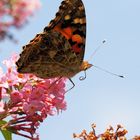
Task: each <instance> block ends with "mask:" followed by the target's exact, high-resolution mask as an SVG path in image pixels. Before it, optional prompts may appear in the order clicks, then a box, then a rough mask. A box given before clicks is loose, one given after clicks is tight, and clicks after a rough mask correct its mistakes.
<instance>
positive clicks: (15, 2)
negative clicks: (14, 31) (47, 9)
mask: <svg viewBox="0 0 140 140" xmlns="http://www.w3.org/2000/svg"><path fill="white" fill-rule="evenodd" d="M40 5H41V4H40V1H39V0H0V39H1V40H2V39H4V38H5V37H6V36H8V35H9V34H8V30H9V28H10V27H16V28H19V27H22V26H23V25H24V24H25V23H26V21H27V20H28V17H29V16H31V15H33V13H34V11H35V10H37V9H39V8H40ZM9 37H12V36H10V35H9Z"/></svg>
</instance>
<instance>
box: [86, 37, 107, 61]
mask: <svg viewBox="0 0 140 140" xmlns="http://www.w3.org/2000/svg"><path fill="white" fill-rule="evenodd" d="M101 43H102V44H100V45H99V46H98V47H97V48H96V49H95V51H94V52H93V53H92V55H91V56H90V58H89V59H88V61H90V60H91V59H92V57H93V56H94V55H95V54H96V53H97V51H98V50H99V49H100V48H101V47H102V46H103V44H105V43H106V40H105V39H104V40H103V41H102V42H101Z"/></svg>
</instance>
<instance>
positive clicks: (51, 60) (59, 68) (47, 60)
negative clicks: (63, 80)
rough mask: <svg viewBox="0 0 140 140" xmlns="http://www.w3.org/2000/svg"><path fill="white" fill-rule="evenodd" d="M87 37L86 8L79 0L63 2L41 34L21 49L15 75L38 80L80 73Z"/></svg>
mask: <svg viewBox="0 0 140 140" xmlns="http://www.w3.org/2000/svg"><path fill="white" fill-rule="evenodd" d="M85 38H86V18H85V8H84V5H83V3H82V1H81V0H64V1H63V2H62V3H61V6H60V8H59V11H58V12H57V13H56V17H55V19H54V20H52V21H51V22H50V24H49V25H48V26H47V27H45V28H44V32H43V33H40V34H37V35H36V37H35V38H34V39H33V40H31V41H30V42H29V44H27V45H25V46H24V47H23V52H22V53H21V55H20V58H19V60H18V61H17V63H16V64H17V67H18V72H21V73H34V74H35V75H37V76H39V77H41V78H53V77H60V76H64V77H72V76H74V75H75V74H76V73H78V72H79V71H80V65H81V63H82V62H83V57H84V50H85Z"/></svg>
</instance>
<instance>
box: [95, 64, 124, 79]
mask: <svg viewBox="0 0 140 140" xmlns="http://www.w3.org/2000/svg"><path fill="white" fill-rule="evenodd" d="M93 67H95V68H97V69H99V70H101V71H104V72H106V73H109V74H111V75H114V76H117V77H120V78H125V77H124V76H123V75H119V74H116V73H113V72H110V71H108V70H106V69H103V68H101V67H98V66H96V65H93Z"/></svg>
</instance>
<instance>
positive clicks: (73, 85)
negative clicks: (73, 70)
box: [66, 78, 75, 92]
mask: <svg viewBox="0 0 140 140" xmlns="http://www.w3.org/2000/svg"><path fill="white" fill-rule="evenodd" d="M69 81H70V82H71V83H72V87H71V88H70V89H68V90H67V91H66V92H68V91H70V90H71V89H73V88H74V87H75V84H74V82H73V81H72V80H71V78H69Z"/></svg>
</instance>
